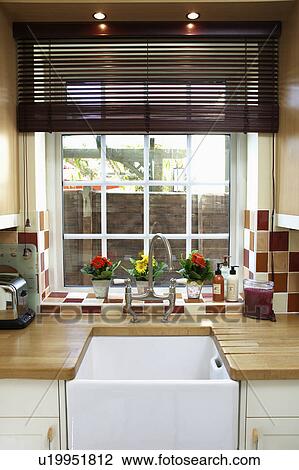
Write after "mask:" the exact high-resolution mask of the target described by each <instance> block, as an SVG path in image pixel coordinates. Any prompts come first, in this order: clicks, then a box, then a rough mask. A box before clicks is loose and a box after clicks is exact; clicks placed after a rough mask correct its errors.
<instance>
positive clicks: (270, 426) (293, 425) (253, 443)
mask: <svg viewBox="0 0 299 470" xmlns="http://www.w3.org/2000/svg"><path fill="white" fill-rule="evenodd" d="M246 449H249V450H253V449H254V450H255V449H256V450H299V419H298V418H248V419H247V426H246Z"/></svg>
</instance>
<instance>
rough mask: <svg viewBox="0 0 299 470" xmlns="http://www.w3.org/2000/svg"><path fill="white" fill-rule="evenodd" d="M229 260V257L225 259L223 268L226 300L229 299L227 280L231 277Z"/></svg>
mask: <svg viewBox="0 0 299 470" xmlns="http://www.w3.org/2000/svg"><path fill="white" fill-rule="evenodd" d="M228 258H229V256H224V257H223V263H222V266H221V274H222V276H223V279H224V298H225V299H226V297H227V278H228V276H229V265H228Z"/></svg>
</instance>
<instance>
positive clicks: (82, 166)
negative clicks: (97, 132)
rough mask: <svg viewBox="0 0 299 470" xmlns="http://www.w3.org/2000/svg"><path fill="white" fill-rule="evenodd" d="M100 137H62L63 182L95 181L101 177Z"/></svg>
mask: <svg viewBox="0 0 299 470" xmlns="http://www.w3.org/2000/svg"><path fill="white" fill-rule="evenodd" d="M100 148H101V137H100V136H93V135H64V136H63V137H62V155H63V180H64V181H65V182H66V181H95V180H98V179H100V177H101V150H100Z"/></svg>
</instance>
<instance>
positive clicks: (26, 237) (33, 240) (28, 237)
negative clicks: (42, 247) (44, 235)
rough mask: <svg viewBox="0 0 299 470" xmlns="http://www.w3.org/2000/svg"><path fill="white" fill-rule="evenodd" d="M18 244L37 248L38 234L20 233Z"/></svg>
mask: <svg viewBox="0 0 299 470" xmlns="http://www.w3.org/2000/svg"><path fill="white" fill-rule="evenodd" d="M18 243H19V245H20V244H25V243H27V244H28V245H35V246H36V248H37V247H38V246H37V233H36V232H26V233H25V232H19V233H18Z"/></svg>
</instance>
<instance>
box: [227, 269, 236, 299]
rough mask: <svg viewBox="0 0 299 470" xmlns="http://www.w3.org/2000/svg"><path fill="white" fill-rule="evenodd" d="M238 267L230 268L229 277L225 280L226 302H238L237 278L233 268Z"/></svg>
mask: <svg viewBox="0 0 299 470" xmlns="http://www.w3.org/2000/svg"><path fill="white" fill-rule="evenodd" d="M238 267H239V266H231V269H230V272H229V276H228V278H227V297H226V300H227V301H228V302H238V300H239V277H238V275H237V272H236V270H235V268H238Z"/></svg>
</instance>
